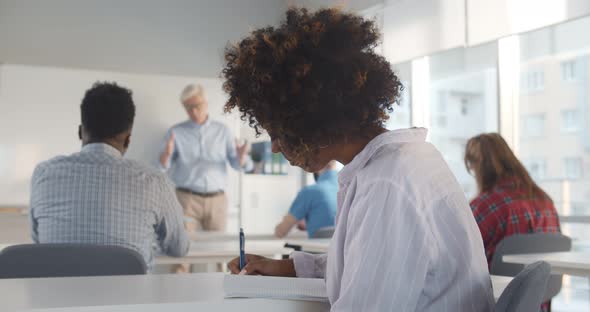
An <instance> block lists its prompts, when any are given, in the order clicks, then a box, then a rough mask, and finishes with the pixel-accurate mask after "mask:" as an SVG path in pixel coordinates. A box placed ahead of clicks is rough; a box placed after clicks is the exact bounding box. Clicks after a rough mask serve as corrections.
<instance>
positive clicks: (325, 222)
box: [289, 170, 338, 237]
mask: <svg viewBox="0 0 590 312" xmlns="http://www.w3.org/2000/svg"><path fill="white" fill-rule="evenodd" d="M337 193H338V172H336V170H330V171H326V172H324V173H323V174H322V175H320V176H319V178H318V181H317V183H316V184H313V185H309V186H306V187H304V188H303V189H302V190H301V191H299V194H297V197H296V198H295V200H294V201H293V204H291V208H290V209H289V214H291V215H292V216H293V217H295V219H297V221H300V220H303V219H305V225H306V228H307V235H308V236H309V237H313V235H314V234H315V232H316V231H317V230H318V229H320V228H322V227H328V226H334V217H335V216H336V206H337V202H336V194H337Z"/></svg>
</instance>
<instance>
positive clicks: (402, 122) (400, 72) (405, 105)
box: [385, 62, 412, 130]
mask: <svg viewBox="0 0 590 312" xmlns="http://www.w3.org/2000/svg"><path fill="white" fill-rule="evenodd" d="M411 67H412V66H411V63H410V62H407V63H402V64H397V65H394V66H393V72H394V73H395V74H396V75H397V76H398V77H399V79H400V80H401V82H402V85H403V86H404V90H403V91H402V94H401V97H400V100H399V103H397V104H398V105H395V106H394V107H393V112H392V113H390V114H389V120H387V123H386V124H385V127H386V128H387V129H389V130H395V129H403V128H409V127H411V121H410V108H411V90H412V86H411V83H410V82H411V71H412V69H411Z"/></svg>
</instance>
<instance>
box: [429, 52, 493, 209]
mask: <svg viewBox="0 0 590 312" xmlns="http://www.w3.org/2000/svg"><path fill="white" fill-rule="evenodd" d="M497 58H498V56H497V44H496V43H490V44H486V45H481V46H476V47H471V48H467V49H463V48H460V49H454V50H450V51H446V52H443V53H440V54H436V55H434V56H432V57H430V105H429V106H430V110H429V111H430V122H429V128H430V141H431V142H432V143H433V144H434V145H435V146H436V147H437V148H438V149H439V150H440V152H441V153H442V155H443V157H444V158H445V160H446V161H447V163H448V164H449V166H450V167H451V170H452V171H453V173H454V174H455V176H456V178H457V180H458V181H459V183H460V185H461V187H462V188H463V191H464V192H465V195H466V196H467V197H468V198H473V197H474V196H475V195H476V192H477V186H476V184H475V180H474V179H473V177H472V176H471V175H470V174H469V173H468V172H467V170H466V169H465V165H464V163H463V154H464V152H465V143H466V142H467V140H468V139H469V138H471V137H473V136H475V135H477V134H480V133H482V132H494V131H497V130H498V95H497V94H498V91H497V90H498V83H497V80H498V78H497Z"/></svg>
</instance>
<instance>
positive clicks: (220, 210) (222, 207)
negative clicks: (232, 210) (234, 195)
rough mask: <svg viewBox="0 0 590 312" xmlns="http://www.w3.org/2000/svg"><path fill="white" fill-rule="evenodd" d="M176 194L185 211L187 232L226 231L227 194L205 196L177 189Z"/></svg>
mask: <svg viewBox="0 0 590 312" xmlns="http://www.w3.org/2000/svg"><path fill="white" fill-rule="evenodd" d="M176 196H177V197H178V201H179V202H180V205H181V206H182V209H183V211H184V217H185V218H184V219H185V221H184V226H185V228H186V230H187V232H189V233H194V232H198V231H225V226H226V223H227V196H225V194H223V193H222V194H219V195H215V196H211V197H203V196H199V195H194V194H191V193H187V192H182V191H176Z"/></svg>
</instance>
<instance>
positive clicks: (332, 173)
mask: <svg viewBox="0 0 590 312" xmlns="http://www.w3.org/2000/svg"><path fill="white" fill-rule="evenodd" d="M337 177H338V172H337V171H336V170H328V171H326V172H324V173H322V174H321V175H320V176H319V177H318V182H322V181H326V180H329V181H331V180H336V178H337Z"/></svg>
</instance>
